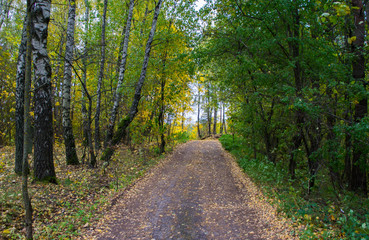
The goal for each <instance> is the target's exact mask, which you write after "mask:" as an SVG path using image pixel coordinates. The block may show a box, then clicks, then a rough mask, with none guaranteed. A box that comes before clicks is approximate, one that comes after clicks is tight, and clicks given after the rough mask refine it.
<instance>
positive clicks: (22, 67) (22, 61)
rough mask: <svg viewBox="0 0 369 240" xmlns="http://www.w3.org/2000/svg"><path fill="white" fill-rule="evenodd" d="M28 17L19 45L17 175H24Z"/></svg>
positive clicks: (16, 131) (16, 136)
mask: <svg viewBox="0 0 369 240" xmlns="http://www.w3.org/2000/svg"><path fill="white" fill-rule="evenodd" d="M27 25H28V23H27V17H26V18H25V21H24V25H23V31H22V40H21V43H20V45H19V54H18V63H17V76H16V84H17V87H16V95H15V96H16V105H15V118H16V119H15V168H14V171H15V172H16V173H17V174H22V161H23V137H24V134H23V133H24V81H25V74H26V48H27Z"/></svg>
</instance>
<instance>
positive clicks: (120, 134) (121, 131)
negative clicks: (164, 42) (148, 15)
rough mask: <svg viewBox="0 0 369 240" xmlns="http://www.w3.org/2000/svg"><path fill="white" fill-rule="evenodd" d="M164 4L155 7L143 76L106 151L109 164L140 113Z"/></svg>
mask: <svg viewBox="0 0 369 240" xmlns="http://www.w3.org/2000/svg"><path fill="white" fill-rule="evenodd" d="M162 2H163V0H159V1H158V3H157V5H156V7H155V12H154V17H153V20H152V25H151V30H150V35H149V39H148V40H147V43H146V49H145V56H144V60H143V64H142V69H141V75H140V78H139V80H138V82H137V85H136V89H135V95H134V97H133V101H132V105H131V107H130V110H129V112H128V115H127V116H126V117H125V118H123V119H122V120H121V121H120V123H119V126H118V130H117V132H116V133H115V134H114V137H113V139H112V141H111V142H110V144H109V146H108V147H107V148H106V149H105V151H104V153H103V156H102V157H101V159H102V160H103V161H106V162H108V161H109V160H110V158H111V156H112V155H113V154H114V151H115V150H114V147H115V146H116V145H117V144H118V143H119V142H120V141H121V139H122V138H124V137H125V134H126V129H127V127H128V126H129V124H130V123H131V122H132V121H133V119H134V118H135V116H136V114H137V112H138V104H139V102H140V99H141V90H142V87H143V84H144V82H145V78H146V72H147V66H148V64H149V59H150V52H151V46H152V42H153V40H154V36H155V31H156V25H157V22H158V17H159V13H160V8H161V5H162ZM127 24H128V23H127Z"/></svg>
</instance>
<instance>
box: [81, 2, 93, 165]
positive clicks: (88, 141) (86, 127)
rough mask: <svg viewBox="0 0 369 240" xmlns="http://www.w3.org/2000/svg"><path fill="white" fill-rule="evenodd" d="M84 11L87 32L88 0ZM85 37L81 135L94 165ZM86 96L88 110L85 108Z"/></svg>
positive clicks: (90, 98)
mask: <svg viewBox="0 0 369 240" xmlns="http://www.w3.org/2000/svg"><path fill="white" fill-rule="evenodd" d="M85 5H86V11H85V29H86V33H88V29H89V15H90V13H89V12H90V6H89V2H88V0H85ZM87 45H88V42H87V37H86V38H85V50H84V57H83V59H82V63H83V77H82V82H81V84H82V88H83V90H82V115H83V137H84V142H85V147H88V148H89V166H90V167H95V166H96V163H97V162H96V156H95V152H94V146H93V143H92V132H91V122H92V120H91V116H92V97H91V96H90V94H89V93H88V90H87ZM86 97H87V98H88V104H89V106H88V111H87V108H86Z"/></svg>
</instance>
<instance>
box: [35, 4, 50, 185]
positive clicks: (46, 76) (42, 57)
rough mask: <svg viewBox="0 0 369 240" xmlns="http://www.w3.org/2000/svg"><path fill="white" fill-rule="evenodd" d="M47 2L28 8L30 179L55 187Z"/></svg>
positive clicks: (48, 5)
mask: <svg viewBox="0 0 369 240" xmlns="http://www.w3.org/2000/svg"><path fill="white" fill-rule="evenodd" d="M50 5H51V2H50V1H49V0H36V1H35V4H34V5H33V7H32V10H31V12H32V16H33V17H32V23H33V24H32V25H33V31H32V35H33V37H32V50H33V65H34V72H35V83H34V106H35V109H34V114H35V133H34V134H35V135H34V137H35V141H34V146H35V147H34V178H35V179H36V180H40V181H48V182H52V183H56V175H55V168H54V160H53V112H52V91H51V65H50V59H49V56H48V53H47V34H48V31H47V28H48V24H49V21H50Z"/></svg>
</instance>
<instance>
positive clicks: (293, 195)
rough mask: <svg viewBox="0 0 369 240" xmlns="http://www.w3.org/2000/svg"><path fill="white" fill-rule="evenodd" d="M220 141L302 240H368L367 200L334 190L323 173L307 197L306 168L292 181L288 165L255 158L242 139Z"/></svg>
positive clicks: (233, 137) (225, 137) (347, 192)
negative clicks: (315, 187)
mask: <svg viewBox="0 0 369 240" xmlns="http://www.w3.org/2000/svg"><path fill="white" fill-rule="evenodd" d="M220 141H221V143H222V145H223V147H224V148H225V149H226V150H227V151H229V152H230V153H231V154H232V155H233V156H234V157H235V158H236V159H237V162H238V164H239V165H240V167H241V168H242V169H243V170H244V171H245V173H246V174H247V175H248V176H249V177H251V178H252V180H253V181H254V182H255V183H256V184H257V185H258V186H259V188H260V189H261V190H262V191H263V193H264V195H266V196H267V197H268V198H269V201H270V203H272V204H274V205H276V206H277V209H278V211H279V212H280V213H281V214H283V215H285V216H286V217H288V218H290V219H291V220H292V221H293V223H294V225H295V226H296V229H297V231H299V234H300V235H301V238H302V239H369V200H368V199H367V198H365V197H360V196H359V195H356V194H354V193H352V192H350V191H342V192H337V191H335V190H334V189H333V188H332V186H331V184H330V182H329V181H327V180H326V179H327V178H326V175H327V174H328V173H326V172H324V171H322V172H320V173H319V174H318V175H317V181H318V182H319V186H317V189H314V191H313V192H312V193H311V194H309V195H308V194H306V193H307V191H306V190H307V184H308V177H307V166H304V167H302V168H301V170H300V171H298V175H297V177H296V179H295V180H291V178H290V177H289V175H288V172H286V171H285V170H284V169H285V167H284V166H283V165H285V164H286V162H283V161H281V162H278V163H277V164H275V165H274V164H273V163H272V162H270V161H269V160H268V159H267V158H266V157H265V156H263V155H258V156H257V158H256V159H255V158H253V156H252V149H250V145H249V144H248V143H247V142H246V141H245V139H243V138H242V137H239V136H237V135H236V136H235V135H233V136H232V135H223V136H222V137H221V138H220Z"/></svg>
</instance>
